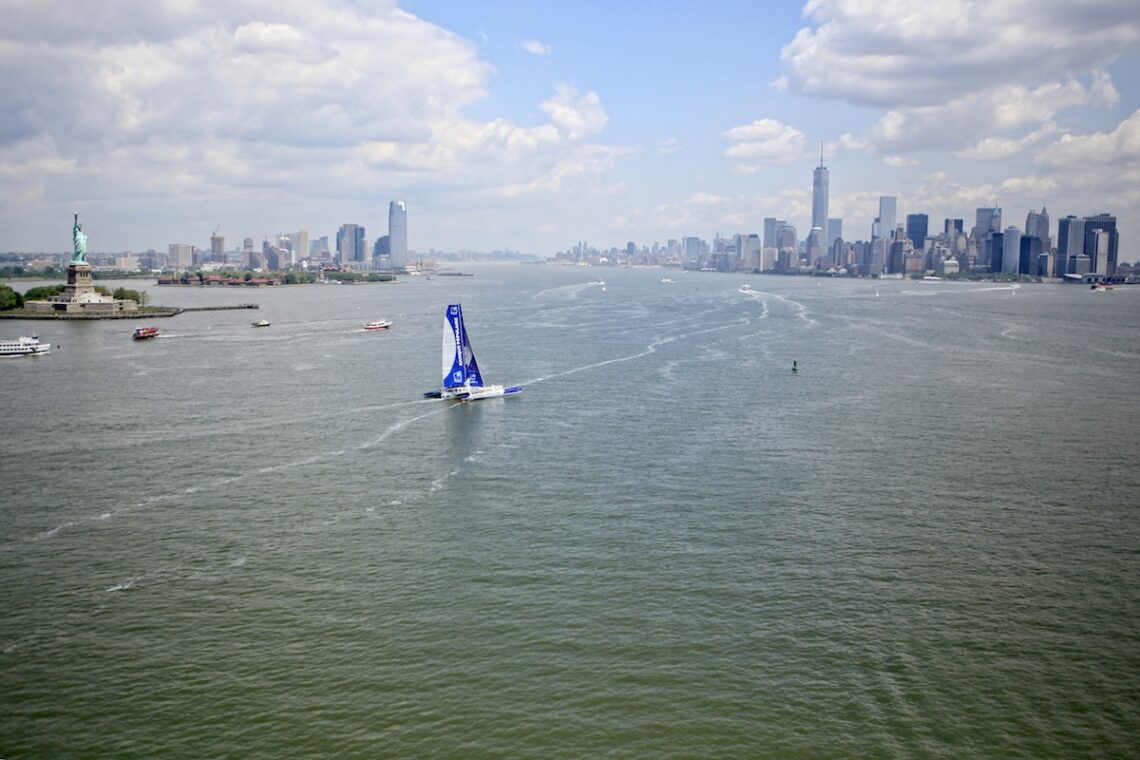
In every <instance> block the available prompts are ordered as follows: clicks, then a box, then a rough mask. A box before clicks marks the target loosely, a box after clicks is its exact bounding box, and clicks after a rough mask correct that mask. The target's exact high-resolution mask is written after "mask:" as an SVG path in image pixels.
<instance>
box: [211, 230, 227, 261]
mask: <svg viewBox="0 0 1140 760" xmlns="http://www.w3.org/2000/svg"><path fill="white" fill-rule="evenodd" d="M225 260H226V238H225V236H224V235H219V234H218V231H217V230H214V234H213V235H210V261H213V262H218V263H225Z"/></svg>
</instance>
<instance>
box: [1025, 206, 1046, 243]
mask: <svg viewBox="0 0 1140 760" xmlns="http://www.w3.org/2000/svg"><path fill="white" fill-rule="evenodd" d="M1025 235H1026V236H1027V237H1036V238H1041V239H1042V240H1047V239H1048V238H1049V211H1048V210H1047V209H1046V208H1045V207H1044V206H1043V207H1042V208H1041V213H1037V212H1036V211H1030V212H1029V213H1028V214H1026V216H1025Z"/></svg>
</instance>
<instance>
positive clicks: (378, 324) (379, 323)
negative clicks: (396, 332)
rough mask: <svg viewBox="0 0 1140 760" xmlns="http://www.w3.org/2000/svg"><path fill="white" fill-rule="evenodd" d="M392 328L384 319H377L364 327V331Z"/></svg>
mask: <svg viewBox="0 0 1140 760" xmlns="http://www.w3.org/2000/svg"><path fill="white" fill-rule="evenodd" d="M391 326H392V323H391V322H389V321H388V320H386V319H377V320H375V321H372V322H369V323H368V324H366V325H364V329H365V330H370V331H371V330H387V329H388V328H389V327H391Z"/></svg>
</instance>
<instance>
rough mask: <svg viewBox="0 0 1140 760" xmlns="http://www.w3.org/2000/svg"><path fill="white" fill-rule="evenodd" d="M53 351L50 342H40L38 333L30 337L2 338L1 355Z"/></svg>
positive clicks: (26, 354) (21, 354) (29, 354)
mask: <svg viewBox="0 0 1140 760" xmlns="http://www.w3.org/2000/svg"><path fill="white" fill-rule="evenodd" d="M50 351H51V344H50V343H40V338H39V336H38V335H33V336H32V337H30V338H25V337H22V336H21V337H19V338H0V356H36V355H38V354H46V353H49V352H50Z"/></svg>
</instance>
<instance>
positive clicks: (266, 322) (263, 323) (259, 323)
mask: <svg viewBox="0 0 1140 760" xmlns="http://www.w3.org/2000/svg"><path fill="white" fill-rule="evenodd" d="M253 326H254V327H269V320H268V319H259V320H257V321H256V322H254V323H253Z"/></svg>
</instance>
